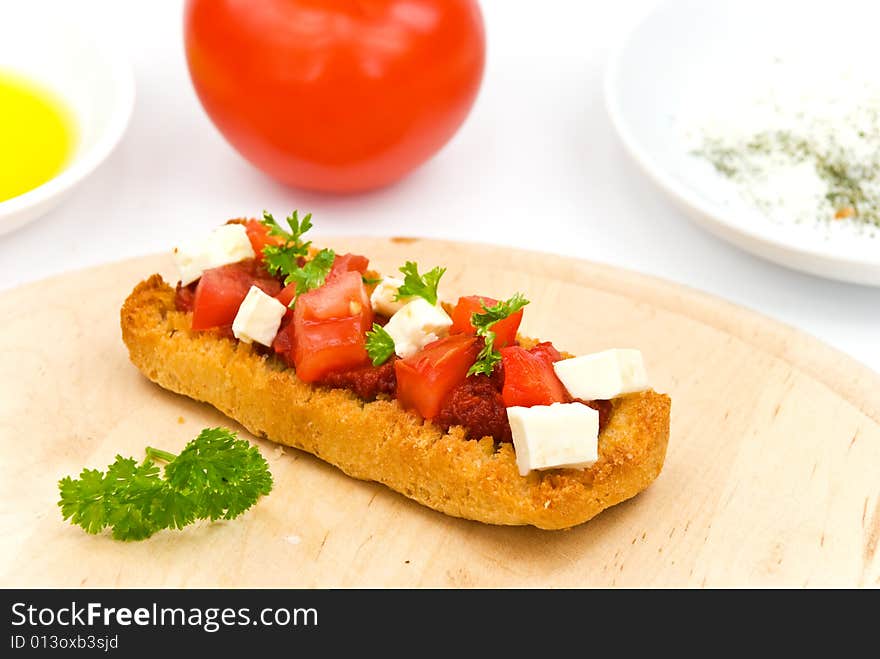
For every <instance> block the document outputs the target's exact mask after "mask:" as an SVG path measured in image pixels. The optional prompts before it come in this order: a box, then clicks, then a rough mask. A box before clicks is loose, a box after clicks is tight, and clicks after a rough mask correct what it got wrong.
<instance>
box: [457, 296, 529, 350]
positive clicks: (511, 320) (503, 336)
mask: <svg viewBox="0 0 880 659" xmlns="http://www.w3.org/2000/svg"><path fill="white" fill-rule="evenodd" d="M497 302H498V300H496V299H495V298H491V297H486V296H484V295H468V296H467V297H460V298H458V304H456V305H455V309H453V311H452V328H451V329H450V330H449V333H450V334H469V335H472V336H473V335H474V334H476V332H477V330H476V329H474V326H473V325H471V316H473V315H474V314H475V313H483V305H486V306H487V307H491V306H492V305H493V304H497ZM522 317H523V310H522V309H520V310H519V311H517V312H516V313H514V314H511V315H510V316H508V317H507V318H505V319H504V320H499V321H498V322H497V323H495V324H494V325H493V326H492V327H491V328H490V329H491V330H492V331H493V332H495V347H496V348H503V347H504V346H508V345H512V344H514V343H516V333H517V331H518V330H519V324H520V323H521V322H522Z"/></svg>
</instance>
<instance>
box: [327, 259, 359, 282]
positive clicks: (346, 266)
mask: <svg viewBox="0 0 880 659" xmlns="http://www.w3.org/2000/svg"><path fill="white" fill-rule="evenodd" d="M369 265H370V259H368V258H367V257H366V256H361V255H360V254H337V255H336V258H334V259H333V267H332V268H330V274H328V275H327V279H333V278H334V277H338V276H339V275H341V274H344V273H346V272H359V273H360V274H362V275H363V274H364V273H365V272H366V271H367V267H369Z"/></svg>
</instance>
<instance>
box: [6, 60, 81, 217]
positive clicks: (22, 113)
mask: <svg viewBox="0 0 880 659" xmlns="http://www.w3.org/2000/svg"><path fill="white" fill-rule="evenodd" d="M74 126H75V124H74V122H73V118H72V115H71V113H70V111H69V110H68V109H67V108H66V107H65V105H64V104H63V103H62V101H61V100H60V99H59V98H57V97H56V96H55V94H53V93H52V92H51V91H49V90H48V89H45V88H43V87H41V86H40V85H37V84H35V83H33V82H31V81H29V80H27V79H25V78H22V77H19V76H16V75H14V74H9V73H4V72H2V71H0V201H5V200H7V199H11V198H12V197H17V196H18V195H20V194H24V193H25V192H28V191H29V190H33V189H34V188H36V187H37V186H40V185H42V184H43V183H45V182H46V181H48V180H50V179H51V178H53V177H54V176H55V175H57V174H58V173H59V172H60V171H61V170H62V169H63V168H64V166H65V165H66V164H67V162H68V160H69V159H70V157H71V155H72V154H73V150H74V148H75V147H76V132H75V128H74Z"/></svg>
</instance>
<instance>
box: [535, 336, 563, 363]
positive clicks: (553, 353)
mask: <svg viewBox="0 0 880 659" xmlns="http://www.w3.org/2000/svg"><path fill="white" fill-rule="evenodd" d="M529 352H530V353H532V354H533V355H542V356H543V357H545V358H546V359H548V360H550V362H551V363H555V362H558V361H559V360H560V359H562V355H561V354H560V352H559V351H558V350H557V349H556V347H555V346H554V345H553V344H552V343H550V342H549V341H544V342H543V343H539V344H538V345H536V346H535V347H534V348H531V349H530V350H529Z"/></svg>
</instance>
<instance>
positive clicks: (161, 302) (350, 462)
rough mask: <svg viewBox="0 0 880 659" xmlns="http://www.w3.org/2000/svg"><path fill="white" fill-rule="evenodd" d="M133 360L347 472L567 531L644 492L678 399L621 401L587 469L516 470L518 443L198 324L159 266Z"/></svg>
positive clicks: (460, 507) (131, 305)
mask: <svg viewBox="0 0 880 659" xmlns="http://www.w3.org/2000/svg"><path fill="white" fill-rule="evenodd" d="M121 324H122V337H123V340H124V341H125V344H126V346H128V350H129V354H130V357H131V361H132V362H133V363H134V364H135V365H136V366H137V367H138V368H139V369H140V370H141V371H142V372H143V373H144V375H146V376H147V377H148V378H149V379H150V380H152V381H153V382H156V383H158V384H159V385H160V386H162V387H164V388H165V389H169V390H171V391H174V392H177V393H179V394H183V395H185V396H189V397H190V398H194V399H196V400H199V401H204V402H206V403H210V404H211V405H213V406H214V407H216V408H217V409H218V410H220V411H221V412H223V413H224V414H226V415H227V416H229V417H231V418H233V419H235V420H236V421H238V422H239V423H240V424H242V425H243V426H244V427H245V428H247V429H248V430H249V431H250V432H252V433H253V434H255V435H258V436H261V437H265V438H268V439H271V440H272V441H275V442H278V443H281V444H285V445H287V446H292V447H295V448H298V449H302V450H304V451H308V452H309V453H312V454H314V455H316V456H318V457H319V458H321V459H322V460H325V461H327V462H329V463H331V464H333V465H335V466H337V467H339V468H340V469H341V470H342V471H344V472H345V473H346V474H348V475H349V476H353V477H355V478H360V479H363V480H372V481H378V482H380V483H384V484H385V485H387V486H388V487H390V488H391V489H393V490H395V491H397V492H400V493H401V494H404V495H406V496H407V497H410V498H411V499H415V500H416V501H418V502H419V503H422V504H424V505H426V506H429V507H431V508H434V509H435V510H439V511H441V512H444V513H446V514H448V515H454V516H456V517H464V518H467V519H473V520H477V521H480V522H485V523H489V524H509V525H526V524H531V525H533V526H536V527H539V528H542V529H562V528H569V527H571V526H574V525H576V524H580V523H582V522H585V521H586V520H588V519H590V518H591V517H593V516H595V515H596V514H598V513H599V512H601V511H602V510H604V509H605V508H608V507H609V506H613V505H614V504H616V503H620V502H621V501H624V500H626V499H629V498H630V497H633V496H635V495H636V494H638V493H639V492H641V491H642V490H644V489H645V488H646V487H648V485H650V484H651V482H652V481H653V480H654V479H655V478H656V477H657V475H658V474H659V473H660V469H661V468H662V466H663V461H664V458H665V455H666V444H667V441H668V439H669V410H670V400H669V397H668V396H666V395H663V394H658V393H655V392H653V391H646V392H642V393H638V394H631V395H628V396H622V397H620V398H618V399H615V400H614V401H613V405H614V411H613V413H612V414H611V418H610V421H609V422H608V424H607V425H606V427H605V428H603V430H602V433H601V434H600V436H599V460H598V462H596V464H595V465H593V466H592V467H591V468H589V469H585V470H583V471H580V470H575V469H556V470H552V471H546V472H532V473H530V474H529V475H528V476H526V477H523V476H520V475H519V472H518V471H517V468H516V460H515V456H514V451H513V446H512V445H510V444H502V445H501V447H500V448H499V449H497V450H496V447H495V444H494V442H493V441H492V439H491V438H484V439H482V440H468V439H465V438H464V435H463V431H462V429H461V428H458V427H453V428H451V429H450V431H449V432H448V433H444V432H443V431H442V430H441V429H440V428H439V427H438V426H436V425H434V424H433V423H431V422H427V421H423V420H422V419H421V418H420V417H419V416H418V415H416V414H414V413H412V412H408V411H406V410H404V409H402V408H401V407H400V405H399V404H398V403H397V401H395V400H377V401H373V402H364V401H362V400H361V399H359V398H358V397H357V396H355V395H354V394H353V393H351V392H349V391H347V390H344V389H330V388H326V387H318V386H313V385H309V384H306V383H304V382H301V381H300V380H299V379H298V378H297V377H296V375H295V372H294V371H293V370H292V369H289V368H285V367H284V366H283V365H281V363H280V362H279V361H278V360H276V359H275V358H273V357H267V356H265V355H261V354H259V353H258V352H257V351H256V350H254V348H253V347H252V346H250V345H247V344H244V343H240V342H237V341H232V340H228V339H225V338H222V337H219V336H217V335H215V334H214V333H212V332H193V331H192V330H190V329H189V327H190V314H188V313H184V312H180V311H176V310H175V306H174V290H173V289H172V288H171V287H169V286H168V285H167V284H166V283H165V282H164V281H163V280H162V278H161V277H160V276H159V275H153V276H152V277H150V278H149V279H147V280H145V281H143V282H141V283H140V284H138V285H137V287H136V288H135V289H134V291H133V292H132V293H131V295H130V296H129V297H128V299H127V300H126V301H125V304H124V305H123V307H122V312H121Z"/></svg>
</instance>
